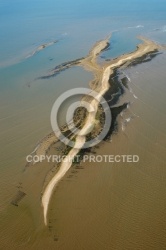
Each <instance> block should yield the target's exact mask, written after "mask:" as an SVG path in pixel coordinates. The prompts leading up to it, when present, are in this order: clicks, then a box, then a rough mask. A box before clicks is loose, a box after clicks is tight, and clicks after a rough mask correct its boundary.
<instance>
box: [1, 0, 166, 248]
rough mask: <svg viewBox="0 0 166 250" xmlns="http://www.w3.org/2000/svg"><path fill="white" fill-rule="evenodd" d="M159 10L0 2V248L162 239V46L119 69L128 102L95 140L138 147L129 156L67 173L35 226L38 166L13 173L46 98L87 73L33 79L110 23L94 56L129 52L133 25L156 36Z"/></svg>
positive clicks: (78, 51)
mask: <svg viewBox="0 0 166 250" xmlns="http://www.w3.org/2000/svg"><path fill="white" fill-rule="evenodd" d="M165 12H166V5H165V1H151V4H149V3H148V2H147V3H145V1H134V3H133V1H131V0H130V1H127V2H124V1H120V0H118V1H116V2H113V3H112V2H110V1H108V0H107V1H106V0H105V1H104V2H98V3H96V1H94V0H91V1H90V2H89V1H88V8H87V2H86V1H79V2H77V3H76V2H75V1H71V2H69V1H67V0H64V1H56V3H55V1H52V0H49V1H47V3H46V2H45V1H37V0H36V1H27V0H26V1H21V0H15V1H11V0H8V1H4V0H2V1H1V2H0V33H1V34H3V35H2V36H0V42H1V47H0V54H1V58H0V66H1V68H0V146H1V155H0V171H1V172H0V173H1V190H2V192H1V194H0V200H1V207H0V212H1V219H0V221H1V230H0V235H1V248H2V249H23V248H25V249H35V250H36V249H47V248H48V246H49V247H50V248H51V247H52V248H54V247H55V249H56V248H57V249H63V250H65V249H110V248H111V249H157V250H158V249H165V248H166V241H165V237H164V232H165V224H164V223H165V212H164V207H165V193H164V189H165V184H164V183H165V168H164V166H165V165H164V164H165V160H166V159H165V147H166V138H165V128H166V113H165V100H166V98H165V63H166V57H165V54H162V55H159V56H157V57H156V58H155V59H154V60H153V61H152V62H149V63H146V64H142V65H139V66H137V67H133V68H130V69H127V70H126V71H125V72H124V73H125V74H127V75H128V76H129V77H130V79H131V83H129V86H130V88H131V89H132V91H133V93H134V95H135V97H137V98H135V97H134V96H133V93H127V94H126V95H125V96H124V97H123V98H122V99H121V100H120V101H121V102H123V100H127V101H128V100H130V103H131V105H130V106H129V109H128V110H127V111H126V112H124V114H123V116H122V117H121V118H119V131H118V134H117V135H114V136H113V138H112V143H111V144H109V145H108V144H106V143H105V144H103V145H102V147H101V148H102V152H101V153H105V154H109V153H110V152H111V154H113V153H114V154H117V153H118V154H121V153H124V154H125V153H131V154H132V153H134V154H138V155H139V156H140V159H141V160H140V163H139V164H138V165H136V166H131V165H111V166H110V164H105V165H104V166H102V167H101V164H98V165H97V166H96V165H94V164H91V165H88V164H85V165H84V169H82V170H78V172H77V173H75V174H74V173H72V178H69V176H70V174H71V173H68V175H67V176H66V177H65V178H64V180H63V181H62V182H61V183H60V185H59V186H58V189H57V190H56V192H55V195H54V196H53V199H52V204H51V207H50V209H52V210H50V212H49V213H50V215H49V216H50V220H51V225H52V226H53V229H52V231H49V230H47V229H43V217H42V209H40V197H39V195H38V194H39V193H40V187H41V186H42V182H43V179H44V173H45V171H43V170H42V167H43V168H44V167H45V165H43V166H41V168H40V167H39V168H38V167H35V168H34V169H33V170H32V171H31V169H30V170H29V171H28V172H26V174H24V172H23V170H24V166H25V163H26V161H25V157H26V156H27V154H29V153H30V152H32V150H33V149H34V147H35V145H36V144H37V142H38V141H39V140H40V139H41V138H42V137H44V136H45V135H46V134H47V133H48V132H50V131H51V125H50V112H51V108H52V105H53V103H54V101H55V100H56V98H57V97H58V96H59V95H60V94H61V93H63V92H64V91H66V90H68V89H71V88H75V87H78V86H79V87H87V86H88V83H89V81H90V80H91V79H92V75H91V74H90V72H87V71H85V70H83V69H81V68H79V67H74V68H72V69H70V70H68V71H65V72H63V73H62V74H59V75H58V76H57V77H56V78H51V79H49V80H37V81H35V78H36V77H39V76H42V75H43V74H46V73H48V72H49V70H51V69H52V68H54V67H55V66H56V65H58V64H60V63H62V62H66V61H69V60H73V59H76V58H79V57H82V56H85V55H86V54H87V53H88V51H89V49H90V48H91V46H93V44H94V43H95V42H96V41H97V40H100V39H103V38H104V37H106V36H107V35H108V34H110V32H113V34H112V40H111V46H110V49H109V50H108V51H106V52H103V53H102V54H101V58H100V59H99V60H100V61H101V62H102V61H103V58H102V57H105V58H106V59H109V58H113V57H116V56H119V55H120V54H123V53H126V52H130V51H133V50H134V49H135V47H136V45H137V44H138V42H139V41H138V40H137V38H136V37H137V35H140V34H141V35H145V36H147V37H149V38H151V39H154V40H156V41H158V42H160V43H166V32H165V25H166V20H165V16H166V13H165ZM54 40H58V42H57V43H55V44H54V45H52V46H50V47H48V48H46V49H44V50H43V51H41V52H40V53H38V54H36V55H34V56H33V57H30V58H27V59H26V57H27V56H28V55H30V54H31V53H32V52H33V51H34V50H35V49H36V48H37V47H38V46H40V45H41V44H43V43H47V42H50V41H54ZM65 109H66V107H65V108H64V111H63V112H64V113H65ZM64 113H62V114H63V115H62V116H61V123H63V122H64ZM133 114H134V115H133ZM131 117H132V118H131ZM133 117H134V118H133ZM130 118H131V119H130ZM125 119H127V121H129V120H130V121H129V122H125ZM124 122H125V123H124ZM124 124H125V125H124ZM122 126H123V128H124V129H123V130H122ZM100 150H101V149H100ZM99 153H100V151H99ZM49 167H50V166H49ZM71 171H72V170H71ZM46 172H47V171H46ZM25 179H27V183H26V185H27V186H28V184H29V189H28V187H27V186H26V188H25V187H24V188H25V189H26V191H27V196H26V197H25V199H24V200H23V201H22V202H21V203H20V205H19V207H14V206H12V205H10V202H11V199H12V198H13V197H14V195H15V194H16V192H17V190H18V188H17V186H18V183H19V182H22V181H23V180H25ZM36 179H37V180H38V181H36ZM22 185H24V184H22ZM35 190H36V191H35ZM32 194H33V195H32ZM38 215H39V216H38ZM57 238H58V241H57Z"/></svg>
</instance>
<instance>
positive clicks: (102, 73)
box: [42, 37, 162, 225]
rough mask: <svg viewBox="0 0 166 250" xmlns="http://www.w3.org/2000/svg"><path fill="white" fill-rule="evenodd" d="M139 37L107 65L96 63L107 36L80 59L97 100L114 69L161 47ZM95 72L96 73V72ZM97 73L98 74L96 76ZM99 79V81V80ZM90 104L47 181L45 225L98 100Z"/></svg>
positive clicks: (102, 93)
mask: <svg viewBox="0 0 166 250" xmlns="http://www.w3.org/2000/svg"><path fill="white" fill-rule="evenodd" d="M140 39H141V40H142V41H143V44H140V45H138V47H137V50H136V51H135V52H132V53H130V54H126V55H123V56H121V57H119V58H117V59H115V60H113V61H112V62H111V63H110V65H109V66H106V67H103V69H102V68H101V66H98V65H97V63H96V57H97V56H98V55H99V53H100V52H101V51H102V50H104V49H105V48H106V47H107V46H108V38H107V39H106V40H103V41H101V42H99V43H97V44H96V45H95V46H94V48H93V49H92V50H91V51H90V53H89V55H88V56H87V58H85V59H83V60H81V62H80V63H81V65H82V66H84V67H85V68H86V69H87V68H88V69H89V70H91V71H93V73H94V75H95V77H96V79H95V81H96V82H98V85H96V84H95V88H93V90H95V91H98V93H99V101H100V100H101V97H102V96H103V95H104V94H105V93H106V92H107V91H108V90H109V88H110V85H109V79H110V77H111V75H112V74H114V70H115V69H117V68H118V67H120V66H122V65H124V64H125V63H128V62H132V61H133V60H135V59H138V58H141V57H143V56H145V55H147V54H149V53H153V52H156V51H158V50H159V49H161V48H162V47H161V46H160V45H158V44H156V43H154V42H153V41H150V40H148V39H145V38H143V37H140ZM96 72H97V73H96ZM98 75H99V76H98ZM100 79H101V82H100ZM90 104H91V105H92V106H93V107H94V110H95V112H93V115H92V114H89V115H88V116H87V118H86V121H85V125H84V127H83V128H82V129H81V131H80V133H79V134H78V136H77V137H76V143H75V144H76V148H73V149H71V150H70V151H69V153H68V155H67V156H66V158H65V159H64V160H63V161H62V163H61V165H60V170H59V171H58V173H56V175H55V176H54V177H53V179H52V180H51V181H50V182H49V183H48V185H47V187H46V189H45V191H44V194H43V196H42V205H43V210H44V223H45V225H47V212H48V206H49V203H50V199H51V196H52V193H53V191H54V188H55V186H56V185H57V184H58V182H59V181H60V180H61V179H62V178H63V176H64V175H65V174H66V172H67V171H68V170H69V168H70V167H71V166H72V162H71V161H68V158H67V157H69V159H74V156H76V155H77V154H78V152H79V151H80V150H81V148H82V147H83V145H84V143H85V141H86V139H85V134H86V133H87V131H89V126H91V124H93V123H94V122H95V117H96V113H97V109H98V101H96V100H92V101H91V102H90Z"/></svg>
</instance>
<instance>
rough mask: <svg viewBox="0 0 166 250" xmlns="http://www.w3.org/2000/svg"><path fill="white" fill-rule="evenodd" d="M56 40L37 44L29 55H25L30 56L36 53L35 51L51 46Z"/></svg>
mask: <svg viewBox="0 0 166 250" xmlns="http://www.w3.org/2000/svg"><path fill="white" fill-rule="evenodd" d="M57 42H58V41H53V42H49V43H44V44H42V45H40V46H38V47H37V48H36V49H35V50H34V51H33V52H32V53H31V54H30V55H28V56H27V58H29V57H32V56H34V55H36V54H37V53H39V52H40V51H42V50H43V49H45V48H47V47H49V46H52V45H53V44H55V43H57Z"/></svg>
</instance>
